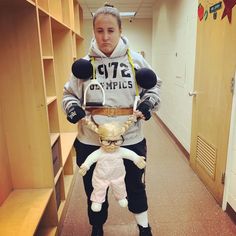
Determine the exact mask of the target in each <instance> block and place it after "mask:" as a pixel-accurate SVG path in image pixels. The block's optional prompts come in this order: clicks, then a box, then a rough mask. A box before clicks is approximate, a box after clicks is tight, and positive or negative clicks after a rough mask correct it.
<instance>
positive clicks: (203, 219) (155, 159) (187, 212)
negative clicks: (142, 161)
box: [61, 118, 236, 236]
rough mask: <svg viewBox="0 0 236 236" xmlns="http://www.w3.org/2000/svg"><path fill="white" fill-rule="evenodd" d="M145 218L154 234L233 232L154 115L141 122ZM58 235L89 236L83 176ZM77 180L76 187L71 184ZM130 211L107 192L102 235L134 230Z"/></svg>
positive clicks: (225, 235) (227, 235)
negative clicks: (144, 143) (145, 157)
mask: <svg viewBox="0 0 236 236" xmlns="http://www.w3.org/2000/svg"><path fill="white" fill-rule="evenodd" d="M144 127H145V129H144V132H145V135H146V138H147V143H148V161H147V173H146V185H147V194H148V200H149V221H150V224H151V226H152V232H153V236H195V235H196V236H205V235H206V236H233V235H236V225H235V224H234V223H233V222H232V221H231V219H230V218H229V217H228V215H227V214H226V213H224V212H223V211H222V210H221V208H220V206H219V205H218V204H216V202H215V200H214V198H213V197H212V196H211V194H210V193H209V192H208V191H207V190H206V188H205V186H204V185H203V184H202V182H201V181H200V180H199V178H198V177H197V176H196V175H195V173H194V172H193V171H192V169H191V168H190V167H189V164H188V161H187V159H186V158H185V156H184V155H183V154H182V152H181V151H180V150H179V149H178V147H177V146H176V145H175V144H174V142H173V141H172V139H171V138H170V137H169V135H168V134H167V132H166V131H165V130H164V129H163V128H162V127H161V126H159V125H158V124H157V123H156V122H155V119H154V118H152V119H151V120H150V121H148V122H145V124H144ZM75 178H76V180H75V185H74V189H73V192H72V196H71V201H70V205H69V208H68V211H67V215H66V217H65V222H64V225H63V228H62V233H61V236H89V235H90V225H89V224H88V220H87V215H86V214H87V213H86V211H87V210H86V199H85V194H84V192H83V186H82V177H81V176H79V175H77V176H76V177H75ZM75 186H77V187H75ZM137 230H138V229H137V227H136V223H135V220H134V219H133V216H132V214H130V213H129V212H128V210H127V209H126V208H125V209H123V208H121V207H120V206H119V205H118V203H117V202H115V201H114V199H113V196H110V207H109V217H108V221H107V223H106V225H105V227H104V231H105V236H121V235H122V236H135V235H138V231H137Z"/></svg>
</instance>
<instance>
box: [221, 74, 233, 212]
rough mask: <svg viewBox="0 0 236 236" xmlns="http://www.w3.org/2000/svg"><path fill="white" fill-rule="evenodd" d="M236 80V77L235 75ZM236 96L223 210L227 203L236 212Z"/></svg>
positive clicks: (231, 124) (231, 125)
mask: <svg viewBox="0 0 236 236" xmlns="http://www.w3.org/2000/svg"><path fill="white" fill-rule="evenodd" d="M235 79H236V75H235ZM234 87H235V86H234ZM235 120H236V94H234V96H233V103H232V113H231V123H230V135H229V146H228V155H227V166H226V178H225V188H224V198H223V204H222V208H223V209H224V210H225V209H226V204H227V202H228V203H229V204H230V206H231V207H232V208H233V209H234V210H235V211H236V187H235V186H236V122H235Z"/></svg>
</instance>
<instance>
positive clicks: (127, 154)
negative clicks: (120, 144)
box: [120, 148, 146, 169]
mask: <svg viewBox="0 0 236 236" xmlns="http://www.w3.org/2000/svg"><path fill="white" fill-rule="evenodd" d="M120 150H121V152H122V157H123V158H124V159H128V160H131V161H133V162H134V164H135V165H136V166H137V167H138V168H139V169H143V168H145V166H146V161H145V157H143V156H139V155H137V154H136V153H135V152H133V151H131V150H129V149H127V148H120Z"/></svg>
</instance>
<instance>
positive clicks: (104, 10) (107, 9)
mask: <svg viewBox="0 0 236 236" xmlns="http://www.w3.org/2000/svg"><path fill="white" fill-rule="evenodd" d="M101 14H107V15H112V16H114V17H115V18H116V19H117V23H118V26H119V29H121V18H120V12H119V10H118V9H117V8H115V7H114V6H113V5H110V4H107V3H106V4H104V6H103V7H100V8H98V9H97V10H96V12H95V13H94V15H93V27H94V25H95V21H96V18H97V16H99V15H101Z"/></svg>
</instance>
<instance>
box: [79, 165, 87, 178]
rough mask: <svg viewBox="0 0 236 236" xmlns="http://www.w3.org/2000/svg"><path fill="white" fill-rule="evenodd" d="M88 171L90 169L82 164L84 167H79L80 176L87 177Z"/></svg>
mask: <svg viewBox="0 0 236 236" xmlns="http://www.w3.org/2000/svg"><path fill="white" fill-rule="evenodd" d="M87 171H88V168H87V167H86V166H85V165H83V164H82V165H81V166H80V167H79V174H80V175H81V176H85V175H86V173H87Z"/></svg>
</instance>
